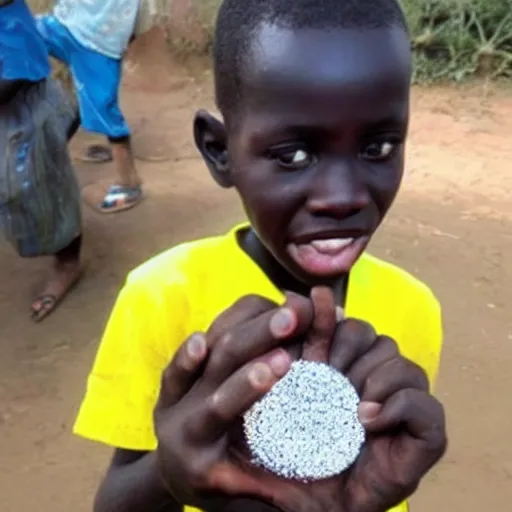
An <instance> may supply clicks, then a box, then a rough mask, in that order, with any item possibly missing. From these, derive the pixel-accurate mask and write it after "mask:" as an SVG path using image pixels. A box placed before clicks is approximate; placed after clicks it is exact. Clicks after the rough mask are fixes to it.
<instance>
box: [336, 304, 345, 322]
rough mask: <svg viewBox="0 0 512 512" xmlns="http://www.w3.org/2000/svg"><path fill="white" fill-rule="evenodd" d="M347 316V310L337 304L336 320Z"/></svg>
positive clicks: (338, 320) (339, 320)
mask: <svg viewBox="0 0 512 512" xmlns="http://www.w3.org/2000/svg"><path fill="white" fill-rule="evenodd" d="M344 318H345V311H344V309H343V308H342V307H341V306H336V322H341V321H342V320H343V319H344Z"/></svg>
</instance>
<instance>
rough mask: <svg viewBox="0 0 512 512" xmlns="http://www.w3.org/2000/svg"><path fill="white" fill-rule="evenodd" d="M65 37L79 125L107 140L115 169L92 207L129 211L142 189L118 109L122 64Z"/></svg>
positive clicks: (128, 131)
mask: <svg viewBox="0 0 512 512" xmlns="http://www.w3.org/2000/svg"><path fill="white" fill-rule="evenodd" d="M62 29H63V30H66V29H65V28H64V27H62ZM68 37H69V38H71V39H70V41H69V42H68V44H69V45H71V46H72V51H71V52H70V56H71V61H70V66H71V69H72V73H73V79H74V82H75V88H76V91H77V97H78V102H79V106H80V118H81V125H82V127H83V128H84V129H85V130H87V131H90V132H95V133H101V134H103V135H105V136H106V137H107V139H108V141H109V142H110V149H111V153H112V158H113V160H114V164H115V167H116V174H117V179H116V180H115V182H114V184H113V185H112V186H111V187H110V188H109V189H108V190H107V193H106V195H105V196H104V197H103V198H102V199H100V200H98V202H97V203H96V204H94V206H95V207H96V208H98V209H99V210H100V211H101V212H105V213H111V212H118V211H122V210H126V209H128V208H132V207H133V206H135V205H137V204H138V203H139V201H140V200H141V198H142V190H141V180H140V178H139V176H138V174H137V170H136V167H135V162H134V158H133V153H132V148H131V143H130V129H129V127H128V125H127V123H126V121H125V118H124V116H123V114H122V112H121V110H120V108H119V88H120V84H121V75H122V61H121V60H118V59H112V58H110V57H107V56H105V55H102V54H100V53H98V52H95V51H92V50H89V49H87V48H85V47H84V46H82V45H81V44H80V43H79V42H78V41H76V40H75V39H74V38H73V36H72V35H71V34H70V33H69V32H68ZM98 77H101V79H100V80H99V79H98ZM89 156H90V155H89ZM88 160H89V161H90V158H89V159H88ZM88 189H89V187H88V188H87V189H86V190H84V196H85V199H86V201H87V202H93V201H90V200H89V199H88ZM94 201H95V199H94Z"/></svg>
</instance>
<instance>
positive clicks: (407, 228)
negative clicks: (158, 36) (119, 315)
mask: <svg viewBox="0 0 512 512" xmlns="http://www.w3.org/2000/svg"><path fill="white" fill-rule="evenodd" d="M162 59H164V57H162V55H161V54H158V53H157V52H155V54H154V61H153V62H148V63H147V64H146V65H145V69H144V72H143V73H141V70H140V68H139V65H138V64H137V60H134V61H133V60H130V61H129V62H128V64H127V72H126V87H125V89H124V105H125V106H126V111H127V114H128V116H129V118H130V120H131V123H132V125H133V126H134V128H135V130H136V143H137V146H138V151H139V153H140V154H144V152H145V150H146V149H147V148H146V147H145V146H146V144H147V141H148V140H149V139H150V138H155V137H156V138H159V142H158V143H156V145H153V146H152V148H151V149H152V152H153V154H158V155H163V156H166V155H167V156H170V158H171V160H170V161H168V162H160V163H144V164H142V163H141V164H140V166H141V171H142V174H143V176H144V179H145V183H146V190H147V192H148V197H147V201H145V202H144V203H143V204H142V205H141V206H140V207H139V208H137V209H136V210H133V211H131V212H127V213H125V214H123V215H120V216H116V217H102V216H99V215H97V214H94V213H92V212H90V211H89V210H86V219H85V221H86V239H85V242H86V259H87V262H88V272H87V278H86V279H85V280H84V281H83V282H82V284H81V285H80V286H79V287H78V288H77V289H76V292H75V293H73V294H72V295H71V296H70V298H69V300H67V301H66V303H65V304H64V305H63V306H62V308H61V309H60V310H59V312H58V314H56V315H54V316H53V317H51V318H50V319H48V321H46V322H45V323H44V324H42V325H40V326H34V325H32V324H31V323H30V322H29V321H28V319H27V318H28V304H29V299H30V297H31V293H32V292H33V291H34V288H35V287H36V286H37V285H38V283H39V282H40V281H41V279H42V278H43V276H44V270H45V265H46V262H40V261H37V262H30V261H21V260H20V259H18V258H17V257H16V256H15V255H13V254H12V253H11V251H10V249H9V248H8V247H5V246H2V247H0V262H1V266H0V282H1V283H2V287H1V289H0V404H1V407H0V460H1V471H0V504H1V506H0V508H1V510H2V512H29V511H32V510H42V511H51V512H69V511H71V510H72V511H74V512H89V511H90V510H91V499H92V495H93V491H94V489H95V487H96V485H97V480H98V478H99V477H100V476H101V472H102V470H103V468H104V467H105V463H106V460H107V457H108V455H109V453H108V451H107V450H104V449H103V448H101V447H97V446H93V445H90V444H89V443H86V442H84V441H81V440H78V439H74V438H73V437H72V436H71V435H70V433H69V429H70V427H71V424H72V421H73V417H74V414H75V412H76V408H77V406H78V404H79V401H80V399H81V397H82V393H83V390H84V383H85V378H86V375H87V372H88V370H89V368H90V364H91V362H92V358H93V356H94V353H95V350H96V347H97V343H98V339H99V336H100V334H101V331H102V328H103V324H104V321H105V319H106V316H107V314H108V312H109V309H110V307H111V305H112V302H113V300H114V298H115V296H116V293H117V291H118V289H119V286H120V285H121V283H122V280H123V278H124V276H125V274H126V272H127V271H128V270H129V269H131V268H132V267H133V266H135V265H137V264H138V263H140V262H142V261H143V260H144V259H146V258H147V257H149V256H151V255H153V254H154V253H155V252H157V251H159V250H162V249H164V248H166V247H168V246H170V245H172V244H175V243H178V242H180V241H182V240H184V239H189V238H191V237H196V236H200V235H202V234H205V233H212V232H220V231H222V230H224V229H226V228H228V227H229V226H230V225H231V224H232V223H233V222H234V221H236V220H238V219H240V218H241V215H242V214H241V210H240V207H239V205H238V201H237V199H236V198H235V197H234V196H233V195H230V194H229V193H227V192H224V191H222V190H219V189H217V188H216V187H215V186H214V185H213V183H212V182H211V181H210V178H209V177H208V174H207V172H206V170H205V169H204V167H203V165H202V164H201V162H200V161H199V159H198V157H197V156H196V153H195V150H194V148H193V147H192V145H191V137H190V131H191V130H190V126H191V118H192V114H193V111H194V108H195V107H196V106H199V105H202V106H204V105H211V92H210V89H209V88H208V87H207V86H202V85H199V82H197V81H194V80H193V79H190V78H188V77H187V76H186V75H185V74H184V73H183V72H182V71H180V69H179V68H178V67H177V66H175V65H172V63H171V64H169V66H168V69H169V70H170V72H169V73H165V74H163V73H162V72H161V67H159V66H161V64H162ZM413 103H414V104H413V125H412V140H411V145H410V148H409V156H410V158H409V162H408V176H407V179H406V183H405V185H404V190H403V192H402V194H401V196H400V199H399V201H398V203H397V205H396V207H395V209H394V210H393V212H392V214H391V215H390V218H389V220H388V222H387V223H386V226H385V228H384V229H383V230H382V232H381V233H380V234H379V236H378V237H377V239H376V240H375V242H374V246H373V251H374V252H375V253H376V254H378V255H381V256H384V257H387V258H388V259H391V260H392V261H395V262H398V263H399V264H401V265H403V266H404V267H405V268H407V269H409V270H411V271H412V272H415V273H417V274H418V275H420V276H421V277H422V278H424V279H426V280H427V281H428V282H429V283H430V284H431V285H432V286H433V288H434V289H435V291H436V292H437V293H438V295H439V297H440V299H441V301H442V303H443V305H444V309H445V316H446V348H445V352H444V358H443V364H442V374H441V380H440V383H439V395H440V397H441V398H442V400H443V401H444V402H445V404H446V406H447V410H448V415H449V427H450V439H451V446H450V451H449V454H448V456H447V457H446V459H445V462H444V464H443V465H442V466H441V467H440V468H439V469H438V470H437V471H436V472H435V473H434V474H433V475H432V477H430V478H429V481H428V482H427V483H426V484H425V485H424V487H422V489H421V491H420V492H419V493H418V495H417V496H416V498H415V499H414V505H415V507H414V512H431V511H433V510H443V511H444V510H446V511H448V510H453V509H457V510H461V511H464V512H481V511H484V510H495V511H505V510H509V509H510V501H511V499H512V444H511V443H510V442H509V439H508V438H507V435H508V433H509V431H510V425H511V424H512V409H511V407H510V398H509V396H510V393H509V390H510V389H511V388H512V372H511V371H510V368H511V367H512V317H511V316H510V313H509V314H508V315H507V305H508V307H509V311H510V304H512V292H511V289H512V286H511V285H512V269H511V266H510V264H509V265H507V264H506V261H507V256H508V259H509V258H510V255H511V254H512V206H511V203H510V189H511V185H512V172H511V167H510V160H511V156H512V146H511V143H510V134H511V133H512V94H506V93H501V92H496V91H492V93H489V91H485V90H484V89H483V88H482V87H478V88H473V89H470V90H467V91H462V92H461V91H451V90H447V89H443V90H430V91H422V90H415V94H414V102H413ZM87 140H88V138H87V137H85V136H83V135H81V136H80V137H79V138H78V139H77V140H76V141H75V143H74V150H75V151H78V150H79V149H80V147H83V145H84V144H85V143H86V141H87ZM79 171H80V178H81V180H82V182H83V183H88V182H91V181H94V180H96V179H98V178H100V177H104V176H106V175H108V173H110V172H111V169H110V168H108V167H104V168H97V167H88V166H80V167H79Z"/></svg>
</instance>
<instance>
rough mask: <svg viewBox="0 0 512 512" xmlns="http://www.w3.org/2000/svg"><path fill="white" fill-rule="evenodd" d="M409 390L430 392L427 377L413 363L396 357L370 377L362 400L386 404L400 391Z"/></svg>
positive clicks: (363, 387) (364, 388)
mask: <svg viewBox="0 0 512 512" xmlns="http://www.w3.org/2000/svg"><path fill="white" fill-rule="evenodd" d="M409 388H410V389H418V390H420V391H424V392H428V390H429V383H428V378H427V375H426V374H425V372H424V371H423V370H422V369H421V368H420V367H419V366H418V365H416V364H414V363H413V362H411V361H409V360H407V359H405V358H403V357H395V358H394V359H390V360H389V361H386V362H385V363H383V364H381V365H380V366H378V367H377V368H375V369H374V370H373V371H372V372H371V373H370V374H369V375H368V377H367V378H366V380H365V381H364V383H363V386H362V391H361V400H362V401H364V402H377V403H384V402H385V401H386V400H387V399H388V398H389V397H390V396H392V395H394V394H395V393H397V392H398V391H400V390H402V389H409Z"/></svg>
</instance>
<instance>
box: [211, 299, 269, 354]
mask: <svg viewBox="0 0 512 512" xmlns="http://www.w3.org/2000/svg"><path fill="white" fill-rule="evenodd" d="M276 307H277V304H276V303H275V302H272V301H270V300H268V299H265V298H264V297H260V296H258V295H247V296H245V297H242V298H241V299H239V300H238V301H236V302H235V303H234V304H233V305H232V306H231V307H230V308H228V309H226V310H225V311H224V312H222V313H221V314H220V315H219V316H218V317H217V318H216V319H215V321H214V322H213V323H212V325H211V326H210V328H209V329H208V332H207V334H206V338H207V340H208V345H209V346H212V345H213V344H214V343H215V342H216V340H217V339H218V338H220V337H221V336H222V335H223V334H224V333H226V332H228V331H229V330H230V329H233V328H234V327H235V326H236V325H238V324H241V323H243V322H246V321H247V320H250V319H252V318H256V317H258V316H260V315H261V314H263V313H265V312H266V311H270V310H273V309H275V308H276Z"/></svg>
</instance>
